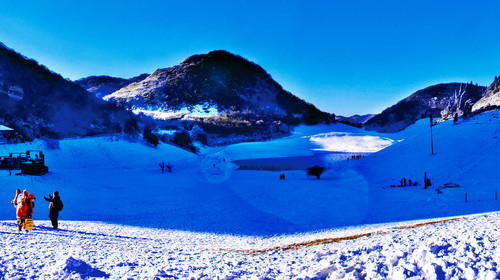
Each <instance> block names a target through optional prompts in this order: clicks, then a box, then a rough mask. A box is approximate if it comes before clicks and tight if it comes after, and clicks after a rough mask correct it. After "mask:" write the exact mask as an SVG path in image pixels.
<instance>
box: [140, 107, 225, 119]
mask: <svg viewBox="0 0 500 280" xmlns="http://www.w3.org/2000/svg"><path fill="white" fill-rule="evenodd" d="M132 111H133V112H134V114H136V115H138V114H141V113H142V114H144V115H147V116H150V117H152V118H154V119H157V120H169V119H185V120H189V119H192V118H208V117H215V116H219V115H220V114H221V112H219V110H218V109H217V107H215V106H213V105H210V104H208V103H205V104H198V105H194V106H190V107H184V108H181V109H178V110H164V109H161V108H153V107H151V108H150V107H148V108H142V107H139V108H135V109H133V110H132Z"/></svg>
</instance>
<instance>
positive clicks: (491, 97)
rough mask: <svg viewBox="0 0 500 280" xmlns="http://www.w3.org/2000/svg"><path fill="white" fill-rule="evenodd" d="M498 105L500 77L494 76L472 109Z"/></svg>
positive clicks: (499, 104)
mask: <svg viewBox="0 0 500 280" xmlns="http://www.w3.org/2000/svg"><path fill="white" fill-rule="evenodd" d="M491 106H500V77H495V80H494V81H493V83H492V84H491V85H490V86H489V87H488V88H487V89H486V94H485V95H484V96H483V98H481V99H480V100H479V101H478V102H476V104H474V106H473V107H472V111H477V110H481V109H485V108H487V107H491Z"/></svg>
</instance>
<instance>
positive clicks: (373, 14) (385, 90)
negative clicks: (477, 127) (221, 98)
mask: <svg viewBox="0 0 500 280" xmlns="http://www.w3.org/2000/svg"><path fill="white" fill-rule="evenodd" d="M0 3H1V5H0V41H1V42H3V43H4V44H5V45H7V46H8V47H10V48H12V49H14V50H16V51H17V52H20V53H22V54H23V55H25V56H27V57H29V58H33V59H36V60H37V61H39V62H40V63H41V64H43V65H45V66H47V67H48V68H49V69H51V70H53V71H55V72H57V73H60V74H61V75H62V76H64V77H66V78H69V79H72V80H75V79H78V78H81V77H86V76H90V75H110V76H116V77H125V78H127V77H132V76H136V75H138V74H141V73H152V72H153V71H154V70H156V69H158V68H165V67H170V66H173V65H176V64H178V63H179V62H181V61H182V60H183V59H185V58H186V57H188V56H190V55H193V54H200V53H206V52H208V51H211V50H216V49H224V50H227V51H229V52H232V53H235V54H238V55H241V56H243V57H245V58H247V59H249V60H251V61H253V62H255V63H257V64H259V65H261V66H262V67H263V68H264V69H265V70H266V71H267V72H268V73H269V74H271V76H272V77H273V78H274V79H275V80H276V81H278V82H279V83H280V84H281V85H282V86H283V87H284V88H285V89H286V90H289V91H290V92H292V93H293V94H295V95H297V96H299V97H300V98H302V99H305V100H306V101H308V102H310V103H313V104H314V105H316V106H317V107H318V108H320V109H322V110H325V111H328V112H331V113H336V114H339V115H352V114H365V113H379V112H381V111H382V110H383V109H385V108H386V107H388V106H390V105H393V104H394V103H396V102H397V101H399V100H401V99H403V98H404V97H407V96H409V95H410V94H411V93H413V92H415V91H416V90H418V89H421V88H424V87H426V86H429V85H433V84H436V83H442V82H470V81H473V82H474V83H478V84H480V85H485V86H487V85H489V84H491V82H492V81H493V78H494V76H495V75H500V52H499V51H500V36H499V33H500V30H499V29H498V27H499V26H500V0H489V1H483V0H477V1H427V0H423V1H412V2H410V1H383V0H382V1H356V0H353V1H316V0H310V1H294V0H287V1H271V0H268V1H260V0H254V1H234V0H233V1H226V0H223V1H215V2H214V1H201V0H200V1H189V0H187V1H94V0H88V1H79V0H75V1H39V0H33V1H28V2H26V1H3V0H0Z"/></svg>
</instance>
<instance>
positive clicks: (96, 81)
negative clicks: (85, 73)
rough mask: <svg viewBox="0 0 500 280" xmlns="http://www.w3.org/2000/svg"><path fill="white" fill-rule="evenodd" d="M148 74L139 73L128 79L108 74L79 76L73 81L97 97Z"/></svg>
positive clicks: (135, 81)
mask: <svg viewBox="0 0 500 280" xmlns="http://www.w3.org/2000/svg"><path fill="white" fill-rule="evenodd" d="M148 76H149V74H141V75H139V76H136V77H132V78H130V79H123V78H116V77H110V76H90V77H86V78H81V79H78V80H76V81H75V83H76V84H77V85H79V86H81V87H83V88H84V89H86V90H87V91H88V92H91V93H93V94H95V96H97V97H99V98H103V97H104V96H106V95H109V94H111V93H113V92H115V91H117V90H119V89H121V88H123V87H126V86H128V85H130V84H131V83H137V82H140V81H142V80H144V79H146V78H147V77H148Z"/></svg>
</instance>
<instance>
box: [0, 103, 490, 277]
mask: <svg viewBox="0 0 500 280" xmlns="http://www.w3.org/2000/svg"><path fill="white" fill-rule="evenodd" d="M433 133H434V135H433V136H434V152H435V154H434V155H431V151H430V134H429V125H428V120H422V121H420V122H417V123H416V124H415V125H413V126H412V127H410V128H408V129H406V130H405V131H403V132H400V133H397V134H391V135H381V134H377V133H373V132H366V131H363V130H359V129H356V128H352V127H348V126H345V125H342V124H336V125H330V126H326V125H322V126H313V127H307V126H303V127H299V128H297V129H296V130H295V131H294V134H293V135H292V136H290V137H287V138H282V139H276V140H273V141H268V142H261V143H241V144H236V145H230V146H226V147H218V148H211V149H206V150H204V151H203V153H202V155H199V156H197V155H194V154H191V153H188V152H186V151H183V150H181V149H178V148H176V147H173V146H170V145H165V144H161V145H160V146H159V147H157V148H153V147H149V146H146V145H144V144H141V143H132V142H129V141H126V140H124V139H121V138H117V137H95V138H81V139H69V140H63V141H60V149H58V150H49V149H47V148H46V147H45V145H44V142H42V141H35V142H33V143H26V144H18V145H0V155H6V154H8V153H9V152H24V151H26V150H38V149H42V150H44V153H45V154H46V164H47V166H49V169H50V172H49V174H47V175H44V176H16V175H14V174H13V175H12V176H9V173H8V171H0V177H1V182H2V188H0V196H1V197H3V199H2V200H3V201H4V203H2V204H1V205H0V220H4V222H0V236H1V237H0V242H2V245H3V246H2V247H1V248H2V249H0V250H1V251H0V278H6V279H11V278H16V279H21V278H38V277H41V278H48V279H51V278H52V279H58V278H61V277H67V278H75V277H85V276H86V275H87V274H86V273H88V275H87V276H103V277H104V276H110V278H126V277H130V278H155V277H158V278H161V277H167V278H168V277H170V278H175V277H177V278H190V277H193V278H195V279H198V278H206V279H213V278H219V279H222V278H225V277H226V279H228V278H232V277H233V278H256V279H259V278H261V279H265V278H267V279H269V278H271V279H274V278H280V279H290V278H297V279H307V278H308V277H309V278H326V277H327V276H331V277H333V278H343V277H347V278H362V277H366V278H392V279H400V278H405V277H411V276H416V277H421V278H424V279H446V278H447V277H451V278H453V277H455V278H457V279H459V278H467V279H477V278H479V279H495V278H498V277H500V276H499V275H497V274H495V273H496V272H495V271H497V270H499V269H497V264H498V263H499V262H498V261H499V260H498V256H499V255H500V252H499V250H498V249H497V246H498V242H497V240H498V232H497V228H498V224H499V223H500V221H499V215H498V214H497V213H492V214H488V215H487V216H472V217H467V218H466V219H461V220H454V221H450V222H444V223H435V224H430V225H422V226H418V227H415V228H399V229H396V228H395V227H396V226H397V225H396V224H380V223H390V222H399V221H410V222H407V223H409V224H415V223H417V222H411V220H417V219H431V218H438V217H447V216H457V215H466V214H471V213H482V212H490V211H498V210H499V208H500V203H499V201H497V200H496V199H495V194H496V190H497V189H498V184H497V182H500V172H497V169H498V167H497V166H498V164H497V162H498V155H499V154H500V145H498V141H500V140H499V139H498V136H499V134H500V119H499V112H498V111H494V112H488V113H484V114H481V115H478V116H476V117H474V118H472V119H470V120H467V121H465V122H459V124H457V125H453V124H452V122H449V121H448V122H444V123H441V124H439V125H437V126H435V127H433ZM390 144H392V145H391V146H389V147H387V146H388V145H390ZM376 151H378V152H376ZM328 153H331V155H337V156H335V157H328V156H325V155H328ZM351 154H352V155H355V154H362V155H363V156H364V157H361V158H360V159H350V160H347V157H348V156H349V157H350V155H351ZM307 157H316V159H317V160H319V161H321V162H323V163H324V165H326V166H328V167H329V168H330V169H329V170H328V171H327V172H326V173H325V174H324V175H323V176H322V177H321V179H320V180H316V179H315V178H313V177H308V176H307V175H306V173H305V171H303V170H287V171H256V170H238V169H237V168H238V166H236V165H235V164H233V163H231V161H232V160H254V161H255V162H254V163H253V164H259V160H263V161H264V160H272V159H276V160H277V161H278V159H286V161H292V162H293V161H297V162H300V161H303V160H304V158H307ZM162 161H164V162H165V163H166V164H171V165H173V166H174V167H173V170H172V171H173V172H172V173H168V172H166V173H165V174H162V173H161V170H160V168H159V167H158V163H159V162H162ZM278 162H279V161H278ZM424 172H426V173H427V176H428V178H430V179H431V182H432V186H431V187H430V188H427V189H424V188H423V177H424ZM282 173H284V174H285V175H286V180H279V175H280V174H282ZM403 177H404V178H406V179H411V180H412V181H413V182H418V183H419V185H417V186H414V187H391V185H399V183H400V182H401V179H402V178H403ZM446 183H455V184H458V185H459V187H458V188H445V184H446ZM17 188H19V189H21V190H22V189H25V188H26V189H28V190H29V191H30V192H32V193H34V194H35V196H36V197H37V199H36V200H35V203H36V205H35V212H34V219H35V230H33V231H32V232H30V233H25V232H21V233H19V232H17V228H16V227H15V224H14V220H15V213H14V207H13V206H12V205H11V204H9V203H8V202H9V201H10V200H11V199H12V198H13V196H14V194H15V189H17ZM55 189H57V190H59V192H60V195H61V198H62V200H63V201H64V205H65V206H64V210H63V211H62V212H61V214H60V220H61V222H60V223H61V229H60V230H58V231H52V230H50V229H49V222H48V221H47V218H48V217H47V216H48V210H47V207H48V203H46V202H45V201H44V200H43V196H44V195H45V196H48V194H49V193H52V192H53V191H54V190H55ZM466 193H467V197H468V200H467V202H465V195H466ZM376 223H379V224H376ZM346 227H347V228H346ZM382 232H383V233H382ZM365 233H376V234H366V235H365ZM358 234H362V235H363V236H362V237H359V238H355V239H353V240H342V241H339V242H333V243H331V242H330V241H328V240H335V239H334V238H337V237H342V236H353V235H358ZM318 239H322V240H323V241H319V242H312V244H309V243H308V244H305V245H301V244H299V246H295V247H294V248H290V249H289V247H288V245H291V244H296V243H307V242H310V241H314V240H318ZM335 241H337V240H335ZM324 243H326V244H324ZM19 244H29V245H30V246H27V247H26V248H23V247H20V246H19ZM279 247H281V249H280V248H279ZM20 248H22V249H20ZM273 248H274V249H273ZM283 248H286V249H283ZM268 249H269V250H268ZM19 250H22V251H21V252H22V253H21V254H20V253H19ZM249 250H250V251H249ZM262 250H263V251H262ZM14 251H16V253H14ZM26 260H28V261H26ZM84 268H85V269H84ZM80 269H83V270H85V271H87V272H82V271H81V270H80ZM41 275H43V277H42V276H41ZM417 279H418V278H417Z"/></svg>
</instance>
